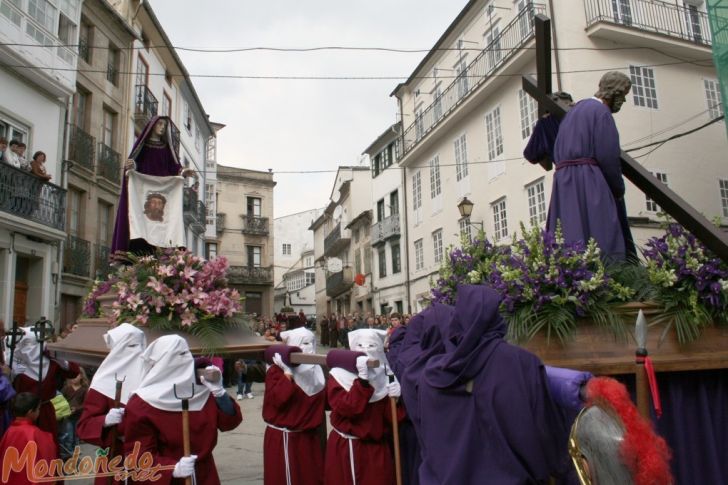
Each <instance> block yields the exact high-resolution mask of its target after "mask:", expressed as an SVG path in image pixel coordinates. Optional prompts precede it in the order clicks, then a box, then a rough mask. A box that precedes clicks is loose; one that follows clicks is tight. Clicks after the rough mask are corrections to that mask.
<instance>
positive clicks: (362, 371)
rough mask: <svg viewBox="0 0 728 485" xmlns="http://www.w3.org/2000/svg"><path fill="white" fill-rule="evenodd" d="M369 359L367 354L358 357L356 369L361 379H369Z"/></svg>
mask: <svg viewBox="0 0 728 485" xmlns="http://www.w3.org/2000/svg"><path fill="white" fill-rule="evenodd" d="M368 361H369V357H367V356H366V355H360V356H359V357H357V358H356V371H357V372H358V373H359V379H364V380H365V381H367V380H369V367H367V362H368Z"/></svg>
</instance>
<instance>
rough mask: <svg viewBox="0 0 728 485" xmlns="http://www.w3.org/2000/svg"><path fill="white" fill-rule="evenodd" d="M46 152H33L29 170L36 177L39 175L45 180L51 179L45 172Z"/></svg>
mask: <svg viewBox="0 0 728 485" xmlns="http://www.w3.org/2000/svg"><path fill="white" fill-rule="evenodd" d="M45 161H46V154H45V153H43V152H41V151H37V152H35V153H34V154H33V161H32V162H30V172H31V173H32V174H33V175H35V176H36V177H40V178H42V179H43V180H45V181H46V182H47V181H49V180H50V179H51V176H50V175H49V174H48V172H46V169H45Z"/></svg>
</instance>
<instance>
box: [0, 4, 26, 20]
mask: <svg viewBox="0 0 728 485" xmlns="http://www.w3.org/2000/svg"><path fill="white" fill-rule="evenodd" d="M11 5H13V6H15V8H13V7H11ZM16 9H17V10H16ZM21 9H22V3H21V0H0V14H2V15H3V16H4V17H6V18H7V19H8V20H10V21H11V22H12V23H14V24H15V25H17V26H18V27H20V21H21V19H22V16H21V15H20V12H19V10H21Z"/></svg>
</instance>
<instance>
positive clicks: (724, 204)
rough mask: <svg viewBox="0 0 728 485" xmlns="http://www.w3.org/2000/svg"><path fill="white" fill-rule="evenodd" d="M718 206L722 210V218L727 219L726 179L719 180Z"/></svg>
mask: <svg viewBox="0 0 728 485" xmlns="http://www.w3.org/2000/svg"><path fill="white" fill-rule="evenodd" d="M718 183H719V184H720V205H721V207H722V208H723V217H728V179H720V180H719V181H718Z"/></svg>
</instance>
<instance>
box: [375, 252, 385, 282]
mask: <svg viewBox="0 0 728 485" xmlns="http://www.w3.org/2000/svg"><path fill="white" fill-rule="evenodd" d="M377 262H378V263H379V277H380V278H384V277H385V276H387V253H386V248H385V247H384V246H382V247H380V248H379V249H378V250H377Z"/></svg>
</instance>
